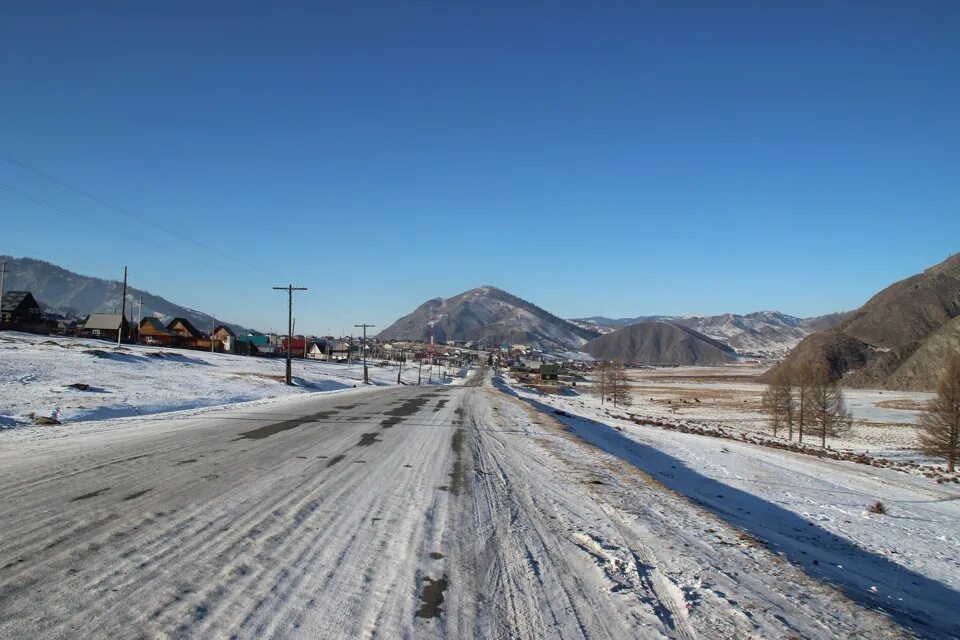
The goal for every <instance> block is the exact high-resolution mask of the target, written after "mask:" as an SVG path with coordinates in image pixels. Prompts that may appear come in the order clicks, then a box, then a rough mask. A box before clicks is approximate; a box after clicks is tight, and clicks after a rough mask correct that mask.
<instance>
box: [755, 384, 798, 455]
mask: <svg viewBox="0 0 960 640" xmlns="http://www.w3.org/2000/svg"><path fill="white" fill-rule="evenodd" d="M761 402H762V404H763V409H764V411H765V412H766V413H767V414H768V415H769V416H770V426H771V427H772V428H773V437H774V438H776V437H777V431H778V430H779V429H780V428H782V427H786V428H787V434H788V438H789V439H790V440H793V420H794V414H795V413H796V400H795V399H794V397H793V385H792V384H791V382H790V375H789V372H788V371H785V370H778V371H775V372H774V374H773V377H772V378H771V380H770V384H768V385H767V389H766V391H764V392H763V397H762V398H761Z"/></svg>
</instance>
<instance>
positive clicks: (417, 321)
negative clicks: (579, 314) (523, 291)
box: [379, 286, 598, 349]
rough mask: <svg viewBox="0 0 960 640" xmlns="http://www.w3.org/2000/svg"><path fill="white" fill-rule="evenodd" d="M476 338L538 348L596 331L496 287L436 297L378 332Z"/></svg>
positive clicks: (580, 340) (575, 341)
mask: <svg viewBox="0 0 960 640" xmlns="http://www.w3.org/2000/svg"><path fill="white" fill-rule="evenodd" d="M431 328H432V331H433V335H434V336H435V337H436V340H437V341H438V342H444V341H447V340H457V341H463V342H468V341H475V342H482V343H485V344H522V345H526V346H531V347H539V348H541V349H579V348H580V347H581V346H583V345H584V344H585V343H586V342H587V341H589V340H591V339H593V338H595V337H597V335H598V334H597V333H596V332H594V331H590V330H587V329H583V328H581V327H578V326H576V325H573V324H571V323H569V322H567V321H566V320H563V319H561V318H558V317H557V316H555V315H553V314H551V313H548V312H547V311H544V310H543V309H541V308H540V307H538V306H536V305H534V304H531V303H529V302H527V301H526V300H521V299H520V298H518V297H516V296H514V295H511V294H509V293H507V292H506V291H503V290H501V289H497V288H496V287H486V286H485V287H478V288H476V289H470V290H469V291H464V292H463V293H461V294H460V295H457V296H454V297H452V298H434V299H433V300H428V301H427V302H424V303H423V304H422V305H420V306H419V307H417V308H416V309H415V310H414V311H413V313H411V314H409V315H406V316H404V317H402V318H400V319H399V320H397V321H396V322H394V323H393V324H392V325H390V326H389V327H387V328H386V329H384V330H383V331H381V332H380V334H379V337H380V338H381V339H384V340H419V341H425V342H426V341H429V340H430V337H431Z"/></svg>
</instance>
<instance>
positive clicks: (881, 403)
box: [630, 366, 934, 462]
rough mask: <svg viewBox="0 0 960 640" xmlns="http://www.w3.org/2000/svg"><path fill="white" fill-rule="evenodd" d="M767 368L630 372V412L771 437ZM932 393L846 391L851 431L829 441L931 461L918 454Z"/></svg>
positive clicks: (852, 448) (893, 456)
mask: <svg viewBox="0 0 960 640" xmlns="http://www.w3.org/2000/svg"><path fill="white" fill-rule="evenodd" d="M764 371H765V369H763V368H758V367H750V366H728V367H676V368H670V369H640V370H631V371H630V376H631V381H632V385H633V388H634V391H635V392H634V394H633V396H634V398H633V406H632V409H631V411H633V412H635V413H638V414H642V415H644V416H647V417H652V418H656V419H665V420H672V421H677V420H685V421H693V422H697V423H699V424H705V425H712V426H722V427H724V428H728V429H730V428H732V429H738V430H741V431H744V432H748V433H762V434H769V433H770V428H769V426H768V424H767V418H766V416H765V415H764V414H763V413H762V412H761V410H760V396H761V394H762V393H763V391H764V388H765V386H764V385H762V384H760V383H758V382H756V378H757V376H759V375H760V374H761V373H763V372H764ZM933 395H934V394H932V393H923V392H914V391H889V390H872V389H844V397H845V398H846V401H847V406H848V407H849V408H850V410H851V412H852V413H853V417H854V426H853V429H852V431H851V432H850V433H849V434H847V435H845V436H843V437H842V438H828V439H827V444H828V445H829V446H831V447H833V448H835V449H842V450H849V451H857V452H867V453H869V454H871V455H873V456H881V457H887V458H891V459H896V460H909V461H914V462H930V460H928V459H926V458H923V457H922V456H921V455H919V454H918V453H917V451H916V447H917V430H916V422H917V418H918V416H919V410H918V408H919V407H920V406H921V405H922V404H923V403H925V402H926V401H927V400H929V399H930V398H932V397H933Z"/></svg>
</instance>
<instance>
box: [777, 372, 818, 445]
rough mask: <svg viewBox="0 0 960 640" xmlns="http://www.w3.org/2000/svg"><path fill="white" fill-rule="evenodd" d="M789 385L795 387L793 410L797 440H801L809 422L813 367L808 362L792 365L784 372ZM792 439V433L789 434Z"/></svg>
mask: <svg viewBox="0 0 960 640" xmlns="http://www.w3.org/2000/svg"><path fill="white" fill-rule="evenodd" d="M784 375H785V376H787V379H788V380H789V381H790V384H791V386H792V387H793V388H794V389H795V393H796V395H795V404H794V406H795V408H796V409H795V412H794V417H795V418H796V425H797V441H798V442H803V428H804V427H805V426H807V423H809V422H810V417H811V416H810V387H811V386H812V385H813V383H814V380H815V378H816V373H815V372H814V369H813V367H812V366H811V365H810V364H808V363H801V364H798V365H794V366H793V367H791V368H790V369H788V370H787V371H786V372H785V373H784ZM791 439H792V435H791Z"/></svg>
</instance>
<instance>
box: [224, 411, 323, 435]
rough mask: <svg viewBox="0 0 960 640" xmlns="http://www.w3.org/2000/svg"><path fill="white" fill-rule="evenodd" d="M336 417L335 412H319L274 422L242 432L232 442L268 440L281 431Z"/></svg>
mask: <svg viewBox="0 0 960 640" xmlns="http://www.w3.org/2000/svg"><path fill="white" fill-rule="evenodd" d="M335 415H337V412H336V411H321V412H319V413H315V414H313V415H309V416H303V417H301V418H292V419H290V420H284V421H283V422H275V423H274V424H268V425H266V426H264V427H259V428H257V429H252V430H250V431H244V432H243V433H241V434H239V435H238V436H237V437H236V438H234V439H233V440H234V441H236V440H263V439H264V438H269V437H270V436H272V435H275V434H278V433H281V432H283V431H289V430H290V429H296V428H297V427H299V426H300V425H304V424H307V423H310V422H318V421H320V420H326V419H327V418H330V417H332V416H335Z"/></svg>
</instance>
